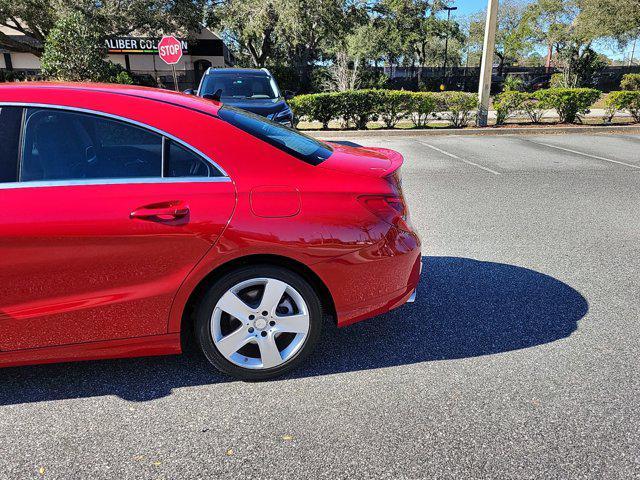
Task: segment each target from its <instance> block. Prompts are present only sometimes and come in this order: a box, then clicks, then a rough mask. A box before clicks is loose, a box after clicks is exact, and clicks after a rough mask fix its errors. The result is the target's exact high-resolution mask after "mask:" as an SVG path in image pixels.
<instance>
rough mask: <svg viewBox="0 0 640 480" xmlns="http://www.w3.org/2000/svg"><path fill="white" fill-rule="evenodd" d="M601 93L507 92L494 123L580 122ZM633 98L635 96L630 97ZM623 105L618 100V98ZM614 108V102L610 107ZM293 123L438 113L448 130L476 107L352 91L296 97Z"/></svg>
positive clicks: (392, 121) (457, 100) (461, 96)
mask: <svg viewBox="0 0 640 480" xmlns="http://www.w3.org/2000/svg"><path fill="white" fill-rule="evenodd" d="M600 95H601V92H600V91H599V90H595V89H592V88H550V89H547V90H538V91H537V92H534V93H525V92H517V91H507V92H504V93H502V94H500V95H499V96H497V97H496V99H495V101H494V106H495V108H496V110H497V116H498V118H497V122H496V123H497V124H498V125H501V124H504V123H505V121H506V120H507V119H508V118H510V117H512V116H514V115H517V114H526V115H527V116H528V117H529V119H530V120H531V121H532V122H533V123H539V122H540V120H541V118H542V116H543V115H544V113H545V112H546V111H547V110H550V109H555V110H556V111H557V112H558V116H559V117H560V122H562V123H575V122H580V121H581V116H582V115H584V114H586V113H588V112H589V107H590V106H591V105H592V104H593V103H594V102H595V101H596V100H598V99H599V98H600ZM630 98H631V97H628V96H627V97H624V96H623V99H626V100H625V101H626V103H624V106H623V103H620V107H619V108H618V109H626V110H629V111H631V109H633V111H637V109H636V106H635V105H636V104H635V103H633V101H631V100H630ZM633 98H635V97H633ZM621 101H622V99H621ZM612 105H613V104H612ZM291 108H292V109H293V111H294V114H295V117H296V120H299V119H300V118H302V117H304V118H306V119H307V120H309V121H317V122H320V123H321V124H322V128H323V129H327V128H328V127H329V122H331V121H332V120H338V121H340V122H341V123H342V126H343V127H346V128H349V127H352V128H357V129H366V128H367V123H368V122H370V121H373V120H378V119H380V120H382V122H383V123H384V125H385V126H386V127H387V128H393V127H395V126H396V125H397V124H398V122H399V121H401V120H403V119H410V120H411V121H412V122H413V124H414V125H415V126H416V127H425V126H426V125H427V123H428V121H429V119H430V118H431V117H434V116H435V114H436V113H439V114H440V115H441V116H442V118H444V119H446V120H448V121H449V122H450V123H451V125H452V126H453V127H456V128H460V127H465V126H467V125H468V124H469V122H470V121H471V120H472V119H473V116H474V115H475V112H476V110H477V108H478V97H477V95H476V94H475V93H465V92H405V91H403V90H375V89H370V90H351V91H346V92H336V93H319V94H311V95H299V96H297V97H295V98H293V99H292V100H291Z"/></svg>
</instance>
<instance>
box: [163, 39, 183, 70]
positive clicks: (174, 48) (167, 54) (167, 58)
mask: <svg viewBox="0 0 640 480" xmlns="http://www.w3.org/2000/svg"><path fill="white" fill-rule="evenodd" d="M158 54H159V55H160V59H161V60H162V61H163V62H164V63H166V64H167V65H175V64H176V63H178V62H179V61H180V59H181V58H182V43H180V40H178V39H177V38H176V37H174V36H173V35H166V36H164V37H162V40H160V43H158Z"/></svg>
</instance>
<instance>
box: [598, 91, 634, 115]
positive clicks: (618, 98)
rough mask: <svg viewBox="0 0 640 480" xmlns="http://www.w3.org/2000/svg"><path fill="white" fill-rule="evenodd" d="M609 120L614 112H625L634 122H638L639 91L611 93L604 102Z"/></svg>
mask: <svg viewBox="0 0 640 480" xmlns="http://www.w3.org/2000/svg"><path fill="white" fill-rule="evenodd" d="M605 106H606V109H607V114H608V115H610V117H609V120H611V118H613V116H614V115H615V114H616V112H618V111H620V110H627V111H628V112H629V113H630V114H631V116H632V117H633V120H634V121H635V122H640V90H622V91H618V92H611V93H610V94H609V96H608V97H607V99H606V101H605Z"/></svg>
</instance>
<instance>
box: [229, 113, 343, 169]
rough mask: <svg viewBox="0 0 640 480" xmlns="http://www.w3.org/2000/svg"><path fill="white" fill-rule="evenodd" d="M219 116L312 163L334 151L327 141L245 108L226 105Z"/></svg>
mask: <svg viewBox="0 0 640 480" xmlns="http://www.w3.org/2000/svg"><path fill="white" fill-rule="evenodd" d="M218 116H219V117H220V118H221V119H222V120H224V121H225V122H228V123H230V124H231V125H233V126H235V127H238V128H239V129H241V130H244V131H245V132H247V133H248V134H250V135H253V136H254V137H256V138H259V139H260V140H262V141H264V142H267V143H268V144H270V145H273V146H274V147H276V148H278V149H280V150H282V151H283V152H286V153H288V154H290V155H293V156H294V157H296V158H298V159H300V160H302V161H303V162H306V163H308V164H310V165H319V164H320V163H322V162H324V161H325V160H326V159H327V158H329V157H330V156H331V154H332V153H333V150H332V149H331V147H330V146H329V145H327V144H326V143H323V142H320V141H318V140H316V139H315V138H311V137H308V136H307V135H303V134H302V133H300V132H298V131H296V130H293V129H291V128H287V127H285V126H283V125H280V124H278V123H275V122H272V121H271V120H267V119H266V118H264V117H261V116H260V115H256V114H254V113H251V112H247V111H245V110H240V109H238V108H234V107H229V106H226V105H225V106H223V107H222V108H221V109H220V110H219V111H218Z"/></svg>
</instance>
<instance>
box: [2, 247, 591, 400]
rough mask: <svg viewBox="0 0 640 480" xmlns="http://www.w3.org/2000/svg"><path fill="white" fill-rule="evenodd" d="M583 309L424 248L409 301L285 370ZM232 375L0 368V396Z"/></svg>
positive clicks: (387, 353)
mask: <svg viewBox="0 0 640 480" xmlns="http://www.w3.org/2000/svg"><path fill="white" fill-rule="evenodd" d="M588 309H589V306H588V303H587V301H586V299H585V298H584V297H583V296H582V295H580V293H578V292H577V291H576V290H574V289H573V288H571V287H570V286H568V285H567V284H565V283H563V282H561V281H559V280H556V279H555V278H553V277H550V276H548V275H545V274H542V273H539V272H536V271H533V270H529V269H527V268H522V267H517V266H514V265H507V264H503V263H494V262H484V261H478V260H472V259H468V258H460V257H424V258H423V273H422V279H421V282H420V285H419V287H418V295H417V299H416V302H415V303H413V304H408V305H405V306H403V307H402V308H399V309H396V310H393V311H392V312H390V313H388V314H386V315H382V316H379V317H376V318H373V319H371V320H368V321H365V322H361V323H358V324H355V325H352V326H350V327H347V328H343V329H338V328H335V327H333V326H329V325H327V326H326V328H325V331H324V335H323V339H322V340H321V342H320V345H319V346H318V348H317V350H316V353H315V354H314V355H313V356H312V358H311V359H310V361H308V362H307V363H305V364H304V365H303V366H302V367H300V368H299V369H298V370H296V371H295V372H294V373H292V374H290V375H288V376H287V377H285V379H294V378H303V377H310V376H318V375H328V374H334V373H342V372H350V371H358V370H370V369H377V368H384V367H393V366H398V365H407V364H414V363H419V362H425V361H433V360H444V359H460V358H468V357H477V356H481V355H490V354H493V353H499V352H507V351H510V350H518V349H522V348H528V347H534V346H536V345H542V344H545V343H549V342H553V341H555V340H559V339H562V338H565V337H568V336H569V335H571V333H572V332H574V331H575V330H576V329H577V325H578V321H579V320H580V319H581V318H582V317H583V316H584V315H585V314H586V313H587V311H588ZM229 381H233V380H232V379H229V378H228V377H225V376H222V375H220V374H218V373H217V372H216V371H215V370H214V369H213V368H212V367H210V366H209V364H208V363H207V362H206V360H205V359H204V358H203V357H202V355H199V354H195V353H188V354H185V355H181V356H171V357H155V358H142V359H127V360H111V361H97V362H83V363H76V364H60V365H40V366H33V367H20V368H10V369H4V370H2V369H0V405H12V404H20V403H31V402H39V401H51V400H58V399H69V398H83V397H96V396H103V395H116V396H118V397H121V398H123V399H126V400H130V401H137V402H144V401H148V400H154V399H158V398H162V397H165V396H167V395H170V394H171V392H172V390H173V389H176V388H181V387H188V386H198V385H212V384H217V383H222V382H229Z"/></svg>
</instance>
